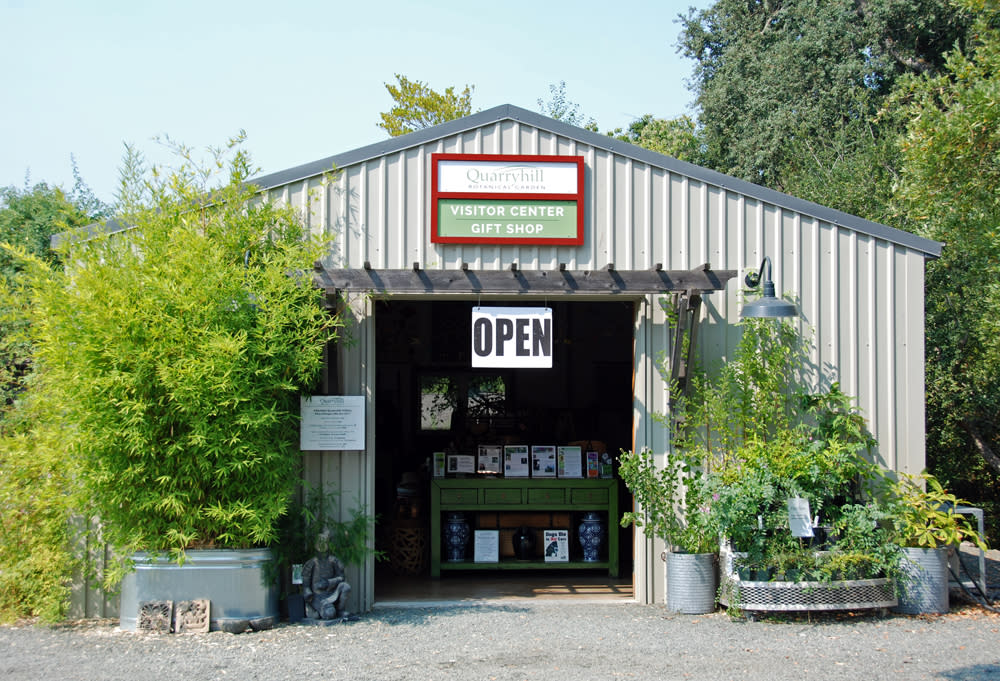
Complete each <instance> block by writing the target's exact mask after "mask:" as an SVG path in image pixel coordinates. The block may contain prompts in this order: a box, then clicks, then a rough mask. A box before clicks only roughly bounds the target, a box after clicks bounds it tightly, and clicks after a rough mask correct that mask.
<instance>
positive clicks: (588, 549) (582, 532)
mask: <svg viewBox="0 0 1000 681" xmlns="http://www.w3.org/2000/svg"><path fill="white" fill-rule="evenodd" d="M604 532H605V529H604V521H603V520H602V519H601V516H600V514H599V513H597V512H596V511H587V512H586V513H584V514H583V520H582V522H581V523H580V527H579V536H580V546H581V547H582V548H583V562H584V563H596V562H598V561H600V560H601V545H602V544H604Z"/></svg>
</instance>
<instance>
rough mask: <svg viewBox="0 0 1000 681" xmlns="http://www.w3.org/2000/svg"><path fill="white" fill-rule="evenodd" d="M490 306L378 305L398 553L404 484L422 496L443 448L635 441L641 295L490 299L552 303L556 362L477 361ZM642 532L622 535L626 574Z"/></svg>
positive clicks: (615, 446) (384, 448)
mask: <svg viewBox="0 0 1000 681" xmlns="http://www.w3.org/2000/svg"><path fill="white" fill-rule="evenodd" d="M480 304H482V303H479V302H476V301H442V302H425V301H393V300H389V301H380V302H378V303H376V307H375V325H376V376H377V379H376V394H375V400H376V402H375V405H376V406H375V412H376V418H377V421H376V428H377V432H376V450H377V454H376V463H375V467H376V480H375V509H374V511H375V513H376V514H377V515H378V516H379V518H380V523H379V533H378V539H377V544H378V548H380V549H381V550H383V551H385V552H386V554H387V555H388V554H390V553H391V549H392V546H391V543H392V532H391V527H392V523H393V520H394V518H396V517H397V516H398V514H399V513H400V509H399V507H398V506H399V504H398V503H397V501H398V498H399V494H400V492H401V491H406V492H408V493H409V492H412V491H414V490H413V489H405V490H404V489H403V488H414V487H415V488H416V489H415V491H416V493H417V494H418V497H419V495H420V494H423V493H424V492H425V490H426V488H427V487H428V486H429V482H427V481H428V479H429V476H430V472H429V464H430V459H431V456H432V453H433V452H436V451H448V452H453V453H459V454H466V453H468V454H473V453H475V451H476V447H477V445H480V444H529V445H530V444H547V445H561V444H566V443H569V442H572V441H579V440H595V441H600V442H602V443H605V444H606V446H607V451H608V452H609V453H611V454H613V455H614V454H617V453H618V452H619V451H620V450H621V449H628V448H630V447H631V443H632V394H633V390H632V356H633V325H634V304H633V303H632V302H631V301H614V302H561V301H560V302H548V303H543V302H539V301H532V302H525V301H523V299H522V300H519V301H515V302H507V301H504V302H496V301H490V303H489V305H490V306H493V305H497V306H505V307H513V306H527V307H541V306H548V307H551V308H552V316H553V327H554V331H553V350H552V368H551V369H472V368H471V359H470V355H471V317H472V308H473V307H474V306H476V305H480ZM619 488H620V497H621V503H620V508H628V505H627V504H626V503H625V502H626V501H627V499H628V496H627V490H625V489H624V487H623V486H622V485H619ZM417 505H418V506H419V511H413V513H420V514H421V517H422V518H423V519H424V520H426V518H424V516H426V514H427V504H425V503H424V504H420V503H419V502H418V504H417ZM408 513H409V511H408ZM631 534H632V533H631V532H622V533H621V535H622V540H621V543H622V546H621V550H620V555H621V557H622V561H623V562H622V566H621V567H622V571H623V574H630V573H631V570H632V566H631V555H632V552H631ZM377 574H378V575H380V579H384V578H387V577H391V575H392V570H391V565H386V564H384V563H380V564H379V569H378V573H377ZM442 579H447V577H442ZM378 583H379V581H378V580H376V599H378Z"/></svg>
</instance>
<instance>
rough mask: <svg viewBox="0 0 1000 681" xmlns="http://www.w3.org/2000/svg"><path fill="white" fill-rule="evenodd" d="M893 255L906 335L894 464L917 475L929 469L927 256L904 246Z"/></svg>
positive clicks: (900, 353) (896, 291)
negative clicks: (925, 395)
mask: <svg viewBox="0 0 1000 681" xmlns="http://www.w3.org/2000/svg"><path fill="white" fill-rule="evenodd" d="M893 254H894V258H895V263H896V267H895V273H896V278H895V282H894V285H893V295H894V296H895V298H896V300H897V304H896V310H897V314H899V315H900V316H901V319H900V321H899V322H898V323H897V328H898V329H900V330H901V331H902V337H901V338H899V339H898V340H897V343H898V345H899V351H898V352H897V363H896V367H895V371H896V380H897V382H898V384H899V385H900V391H899V394H900V395H901V396H903V399H901V400H900V405H899V409H897V410H896V415H897V419H898V422H897V424H896V428H897V429H898V432H899V436H898V437H897V449H896V452H895V458H894V460H893V463H894V465H895V467H896V469H897V470H902V471H904V472H907V473H910V474H914V475H915V474H917V473H920V472H921V471H922V470H923V469H924V468H925V467H926V465H927V461H926V437H925V428H926V414H925V410H926V404H925V402H924V394H925V390H926V386H925V385H924V380H925V373H924V372H925V354H924V353H925V347H924V341H925V339H924V256H923V254H921V253H919V252H917V251H911V250H909V249H906V248H903V247H901V246H894V248H893ZM906 398H909V399H906Z"/></svg>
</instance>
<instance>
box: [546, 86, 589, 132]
mask: <svg viewBox="0 0 1000 681" xmlns="http://www.w3.org/2000/svg"><path fill="white" fill-rule="evenodd" d="M549 94H550V95H551V97H552V98H551V99H549V100H548V101H546V100H543V99H539V100H538V110H539V111H541V112H542V113H543V114H544V115H546V116H548V117H549V118H554V119H556V120H557V121H562V122H564V123H569V124H570V125H575V126H577V127H579V128H586V129H588V130H595V131H596V130H597V123H596V122H595V121H594V119H593V118H588V119H586V120H585V119H584V116H583V114H582V113H580V105H579V104H577V103H576V102H571V101H570V100H569V98H568V97H567V96H566V81H564V80H560V81H559V84H558V85H555V84H551V85H549Z"/></svg>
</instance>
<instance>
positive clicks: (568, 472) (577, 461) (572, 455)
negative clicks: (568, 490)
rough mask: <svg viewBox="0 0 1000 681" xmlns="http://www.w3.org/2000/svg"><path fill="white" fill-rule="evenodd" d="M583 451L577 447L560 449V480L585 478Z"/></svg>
mask: <svg viewBox="0 0 1000 681" xmlns="http://www.w3.org/2000/svg"><path fill="white" fill-rule="evenodd" d="M582 456H583V451H582V449H581V448H580V447H577V446H569V445H567V446H565V447H559V450H558V474H559V477H560V478H582V477H583V458H582Z"/></svg>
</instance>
